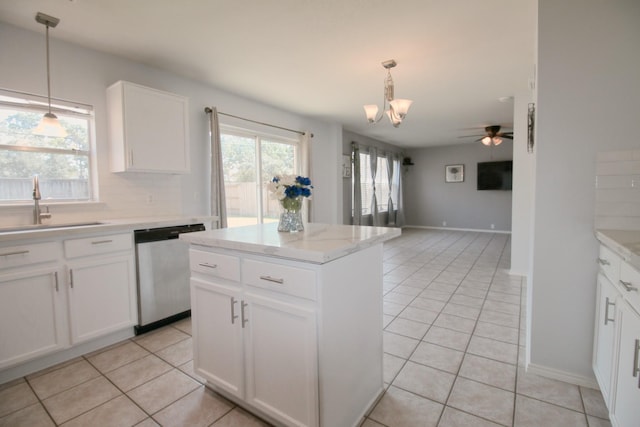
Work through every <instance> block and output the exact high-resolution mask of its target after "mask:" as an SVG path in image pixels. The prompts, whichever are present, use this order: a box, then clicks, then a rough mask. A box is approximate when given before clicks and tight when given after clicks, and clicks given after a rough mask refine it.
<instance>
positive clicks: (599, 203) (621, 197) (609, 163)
mask: <svg viewBox="0 0 640 427" xmlns="http://www.w3.org/2000/svg"><path fill="white" fill-rule="evenodd" d="M595 184H596V206H595V227H596V228H599V229H615V230H640V150H625V151H606V152H601V153H598V155H597V158H596V182H595Z"/></svg>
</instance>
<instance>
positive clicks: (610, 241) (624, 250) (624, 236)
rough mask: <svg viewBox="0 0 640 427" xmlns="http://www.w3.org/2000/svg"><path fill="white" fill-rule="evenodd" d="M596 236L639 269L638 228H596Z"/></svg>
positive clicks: (639, 239) (639, 241) (639, 232)
mask: <svg viewBox="0 0 640 427" xmlns="http://www.w3.org/2000/svg"><path fill="white" fill-rule="evenodd" d="M596 237H597V239H598V240H599V241H600V242H602V243H603V244H605V245H606V246H608V247H609V248H610V249H611V250H613V251H614V252H615V253H616V254H618V255H619V256H620V257H621V258H622V259H624V260H625V261H627V262H628V263H629V264H631V265H632V266H633V267H635V268H636V269H637V270H640V230H596Z"/></svg>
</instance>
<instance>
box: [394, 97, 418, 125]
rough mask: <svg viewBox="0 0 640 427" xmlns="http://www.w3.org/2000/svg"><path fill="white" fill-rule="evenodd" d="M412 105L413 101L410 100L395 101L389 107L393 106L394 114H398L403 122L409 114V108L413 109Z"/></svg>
mask: <svg viewBox="0 0 640 427" xmlns="http://www.w3.org/2000/svg"><path fill="white" fill-rule="evenodd" d="M412 103H413V101H412V100H410V99H394V100H393V101H391V102H389V105H391V108H392V109H393V112H394V114H396V115H397V116H398V117H400V119H401V120H402V119H404V118H405V116H406V115H407V113H408V112H409V107H411V104H412Z"/></svg>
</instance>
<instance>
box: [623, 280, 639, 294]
mask: <svg viewBox="0 0 640 427" xmlns="http://www.w3.org/2000/svg"><path fill="white" fill-rule="evenodd" d="M619 282H620V284H621V285H622V286H624V288H625V289H626V290H627V292H631V291H636V292H638V288H636V287H635V286H633V285H632V284H631V282H625V281H624V280H620V281H619Z"/></svg>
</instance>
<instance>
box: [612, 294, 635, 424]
mask: <svg viewBox="0 0 640 427" xmlns="http://www.w3.org/2000/svg"><path fill="white" fill-rule="evenodd" d="M619 312H620V315H619V316H618V319H619V321H620V341H619V346H618V349H619V355H618V363H617V374H616V382H615V383H616V386H615V396H614V400H613V407H612V408H611V421H612V424H613V425H614V426H618V427H627V426H637V425H638V423H640V418H639V417H640V412H638V411H639V410H640V354H639V353H640V315H638V313H636V312H635V310H634V309H633V308H631V306H630V305H629V304H627V303H626V302H621V304H620V310H619Z"/></svg>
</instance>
